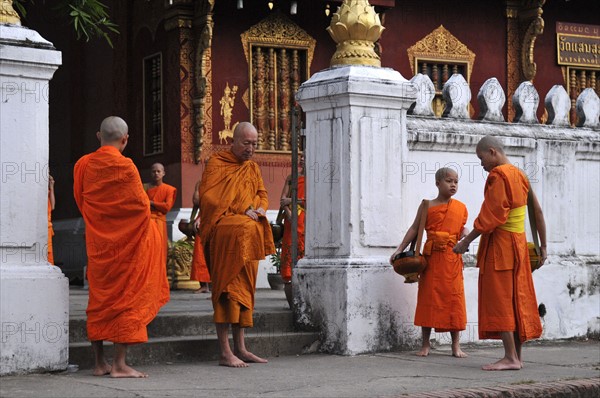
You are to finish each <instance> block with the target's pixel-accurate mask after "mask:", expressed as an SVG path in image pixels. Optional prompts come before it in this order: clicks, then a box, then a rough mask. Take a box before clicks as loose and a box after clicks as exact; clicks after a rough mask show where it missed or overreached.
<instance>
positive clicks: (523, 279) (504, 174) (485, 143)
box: [454, 135, 546, 370]
mask: <svg viewBox="0 0 600 398" xmlns="http://www.w3.org/2000/svg"><path fill="white" fill-rule="evenodd" d="M476 153H477V157H478V158H479V159H480V160H481V165H482V166H483V169H484V170H485V171H487V172H488V173H490V174H489V175H488V177H487V180H486V182H485V191H484V200H483V204H482V205H481V211H480V212H479V215H478V216H477V218H476V219H475V224H474V226H473V231H471V233H470V234H469V235H467V237H465V239H463V240H462V241H460V242H459V243H458V244H457V245H456V246H455V247H454V252H455V253H464V252H465V251H466V250H467V248H468V247H469V244H470V243H471V242H472V241H473V240H474V239H475V238H477V237H478V236H479V235H480V234H481V240H480V242H479V250H478V252H477V266H478V267H479V295H478V300H479V338H480V339H502V344H503V345H504V357H503V358H502V359H500V360H499V361H497V362H495V363H491V364H489V365H485V366H483V369H484V370H519V369H521V367H522V366H523V358H522V356H521V344H522V343H524V342H525V341H527V340H531V339H535V338H538V337H540V335H541V334H542V324H541V321H540V317H539V314H538V309H537V300H536V298H535V289H534V287H533V279H532V277H531V266H530V264H529V252H528V249H527V239H526V237H525V214H526V207H527V194H528V192H529V189H530V187H529V181H528V180H527V177H526V176H525V174H523V172H522V171H521V170H519V169H518V168H516V167H515V166H513V165H512V164H510V162H509V160H508V158H507V157H506V154H505V153H504V146H503V145H502V143H501V142H500V141H499V140H498V139H497V138H494V137H492V136H489V135H488V136H485V137H483V138H482V139H481V141H479V143H478V144H477V148H476ZM531 195H532V199H533V210H534V214H535V219H536V223H537V227H538V233H539V236H540V243H541V252H542V253H541V260H540V266H541V265H542V264H544V261H545V260H546V223H545V221H544V215H543V213H542V208H541V207H540V204H539V202H538V200H537V198H536V196H535V194H534V193H533V192H531Z"/></svg>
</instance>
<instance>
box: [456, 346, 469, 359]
mask: <svg viewBox="0 0 600 398" xmlns="http://www.w3.org/2000/svg"><path fill="white" fill-rule="evenodd" d="M452 356H453V357H456V358H466V357H468V355H467V354H466V353H464V352H463V350H461V349H460V348H456V349H454V348H453V349H452Z"/></svg>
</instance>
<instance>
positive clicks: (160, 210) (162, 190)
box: [144, 183, 177, 266]
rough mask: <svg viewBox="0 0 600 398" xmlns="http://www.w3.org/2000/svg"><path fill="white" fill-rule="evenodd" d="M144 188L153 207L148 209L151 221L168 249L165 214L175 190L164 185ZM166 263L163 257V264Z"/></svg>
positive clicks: (173, 199)
mask: <svg viewBox="0 0 600 398" xmlns="http://www.w3.org/2000/svg"><path fill="white" fill-rule="evenodd" d="M144 188H146V194H147V195H148V198H149V199H150V200H151V201H152V202H153V203H154V206H153V207H151V208H150V212H151V218H152V221H154V222H155V223H156V225H157V226H158V229H159V230H160V234H161V237H162V242H163V245H164V246H165V247H168V245H169V243H168V235H167V213H168V212H169V210H171V208H172V207H173V204H174V203H175V199H176V198H177V188H175V187H172V186H171V185H169V184H165V183H162V184H160V185H159V186H152V185H146V186H144ZM165 256H166V255H165ZM166 261H167V260H166V257H165V264H166ZM165 266H166V265H165Z"/></svg>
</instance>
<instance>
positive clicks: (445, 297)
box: [415, 199, 468, 332]
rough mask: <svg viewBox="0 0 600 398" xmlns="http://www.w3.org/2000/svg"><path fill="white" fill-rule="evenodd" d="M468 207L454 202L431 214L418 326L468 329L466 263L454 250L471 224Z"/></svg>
mask: <svg viewBox="0 0 600 398" xmlns="http://www.w3.org/2000/svg"><path fill="white" fill-rule="evenodd" d="M467 215H468V214H467V208H466V207H465V205H464V204H463V203H462V202H459V201H458V200H455V199H450V202H448V203H447V204H440V205H437V206H433V207H430V208H429V210H428V212H427V223H426V225H425V229H426V230H427V241H426V242H425V246H424V247H423V255H424V256H425V258H426V259H427V264H428V265H427V268H425V270H424V271H423V273H422V274H421V275H420V277H419V292H418V296H417V310H416V312H415V325H417V326H424V327H431V328H435V330H436V332H453V331H459V330H464V329H465V328H466V327H467V309H466V305H465V289H464V282H463V260H462V256H461V255H460V254H456V253H454V252H453V251H452V248H453V247H454V245H456V242H457V240H458V238H459V237H460V234H461V232H462V230H463V228H464V226H465V223H466V222H467Z"/></svg>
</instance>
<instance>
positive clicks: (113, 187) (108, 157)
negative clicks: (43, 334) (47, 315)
mask: <svg viewBox="0 0 600 398" xmlns="http://www.w3.org/2000/svg"><path fill="white" fill-rule="evenodd" d="M127 130H128V129H127V124H126V123H125V121H124V120H123V119H121V118H119V117H116V116H110V117H107V118H106V119H104V120H103V121H102V124H101V126H100V131H99V132H98V133H97V134H96V136H97V137H98V139H99V140H100V149H98V150H97V151H96V152H93V153H91V154H88V155H85V156H83V157H82V158H81V159H79V160H78V161H77V163H76V164H75V169H74V179H75V182H74V185H73V193H74V195H75V201H76V202H77V206H78V207H79V210H80V211H81V214H82V215H83V219H84V221H85V240H86V249H87V257H88V264H87V278H88V281H89V301H88V307H87V311H86V312H87V333H88V338H89V339H90V341H91V342H92V348H93V350H94V355H95V366H94V370H93V374H94V376H102V375H106V374H110V376H112V377H147V376H148V375H147V374H145V373H142V372H139V371H137V370H135V369H133V368H131V367H130V366H128V365H127V364H126V363H125V356H126V354H127V347H128V345H130V344H136V343H143V342H145V341H147V340H148V334H147V331H146V325H148V323H150V321H152V319H154V317H155V316H156V314H157V313H158V310H159V309H160V307H161V306H163V305H164V304H165V303H166V302H167V301H168V300H169V285H168V283H167V275H166V273H165V269H164V261H163V258H164V257H165V247H164V246H163V245H162V244H161V236H160V231H159V230H158V227H157V226H156V223H154V222H153V221H152V220H151V218H150V201H149V200H148V196H147V195H146V193H145V192H144V187H143V186H142V181H141V180H140V175H139V173H138V170H137V168H136V167H135V165H134V164H133V162H132V161H131V159H129V158H126V157H124V156H123V155H122V154H121V152H123V149H125V146H126V145H127V140H128V138H129V135H128V134H127ZM104 340H108V341H112V342H113V343H114V346H115V353H114V359H113V363H112V366H111V365H109V364H108V363H107V362H106V360H105V358H104V347H103V341H104Z"/></svg>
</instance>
